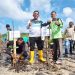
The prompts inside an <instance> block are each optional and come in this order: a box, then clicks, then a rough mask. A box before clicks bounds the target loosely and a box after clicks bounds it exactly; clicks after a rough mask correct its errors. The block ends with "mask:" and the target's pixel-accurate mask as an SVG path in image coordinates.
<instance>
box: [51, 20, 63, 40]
mask: <svg viewBox="0 0 75 75" xmlns="http://www.w3.org/2000/svg"><path fill="white" fill-rule="evenodd" d="M58 21H59V23H60V25H59V26H58V25H56V24H55V21H52V23H51V24H50V27H51V31H52V34H51V37H52V39H57V38H62V32H61V28H62V27H63V23H62V21H61V19H58Z"/></svg>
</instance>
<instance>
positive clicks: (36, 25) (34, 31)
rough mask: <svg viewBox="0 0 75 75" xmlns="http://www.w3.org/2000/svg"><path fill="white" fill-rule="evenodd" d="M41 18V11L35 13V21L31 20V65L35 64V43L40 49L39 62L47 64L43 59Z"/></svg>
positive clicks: (29, 26)
mask: <svg viewBox="0 0 75 75" xmlns="http://www.w3.org/2000/svg"><path fill="white" fill-rule="evenodd" d="M38 18H39V11H34V12H33V19H31V20H30V22H29V25H28V28H29V42H30V61H29V62H30V63H34V48H35V43H36V44H37V47H38V55H39V60H40V61H42V62H45V61H46V60H45V59H44V58H43V40H42V39H41V25H42V21H41V20H39V19H38Z"/></svg>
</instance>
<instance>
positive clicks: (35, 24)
mask: <svg viewBox="0 0 75 75" xmlns="http://www.w3.org/2000/svg"><path fill="white" fill-rule="evenodd" d="M30 22H31V26H30V28H29V37H40V36H41V24H42V21H40V20H31V21H30ZM30 22H29V23H30Z"/></svg>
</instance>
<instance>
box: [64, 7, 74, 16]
mask: <svg viewBox="0 0 75 75" xmlns="http://www.w3.org/2000/svg"><path fill="white" fill-rule="evenodd" d="M72 12H73V10H72V8H70V7H65V8H63V14H64V15H65V16H66V17H68V16H70V15H71V14H72Z"/></svg>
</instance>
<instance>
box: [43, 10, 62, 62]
mask: <svg viewBox="0 0 75 75" xmlns="http://www.w3.org/2000/svg"><path fill="white" fill-rule="evenodd" d="M51 18H52V19H51V20H49V21H48V22H47V23H44V24H43V26H46V25H49V24H50V28H51V35H50V37H51V39H52V40H53V51H54V54H53V61H54V62H56V61H57V59H58V57H59V56H61V55H60V52H62V32H61V29H62V27H63V23H62V21H61V19H60V18H56V12H55V11H52V12H51ZM58 52H59V53H58Z"/></svg>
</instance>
